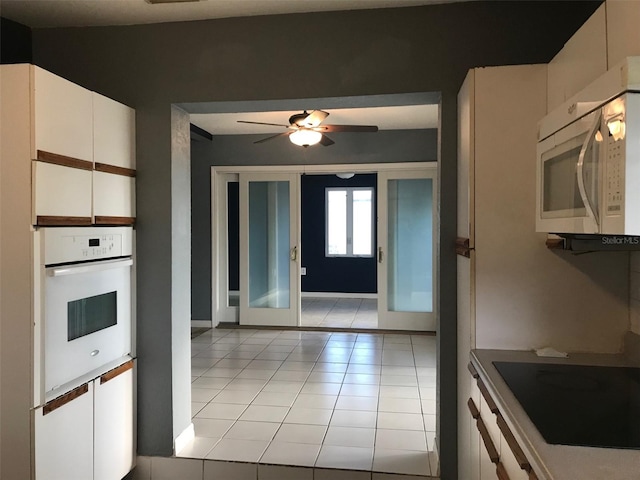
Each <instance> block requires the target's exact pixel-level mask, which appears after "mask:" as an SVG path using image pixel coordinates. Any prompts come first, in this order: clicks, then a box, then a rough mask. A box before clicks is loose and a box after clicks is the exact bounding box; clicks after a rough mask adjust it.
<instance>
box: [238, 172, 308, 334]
mask: <svg viewBox="0 0 640 480" xmlns="http://www.w3.org/2000/svg"><path fill="white" fill-rule="evenodd" d="M298 181H299V177H298V176H296V175H291V174H282V175H266V174H265V175H258V174H241V175H240V324H244V325H289V326H294V325H297V324H298V318H299V310H300V300H299V266H298V262H297V259H298V256H299V255H298V237H299V229H298V225H299V222H298V199H297V192H298Z"/></svg>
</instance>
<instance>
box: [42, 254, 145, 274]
mask: <svg viewBox="0 0 640 480" xmlns="http://www.w3.org/2000/svg"><path fill="white" fill-rule="evenodd" d="M131 265H133V260H132V259H131V258H125V259H122V260H105V261H103V262H95V263H83V264H79V265H66V266H63V267H52V268H47V275H48V276H49V277H61V276H63V275H78V274H81V273H93V272H101V271H103V270H111V269H114V268H124V267H130V266H131Z"/></svg>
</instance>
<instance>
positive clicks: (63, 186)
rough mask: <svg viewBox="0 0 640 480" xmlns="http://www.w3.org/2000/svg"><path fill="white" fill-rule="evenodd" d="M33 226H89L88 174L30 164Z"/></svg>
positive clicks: (81, 170) (75, 169)
mask: <svg viewBox="0 0 640 480" xmlns="http://www.w3.org/2000/svg"><path fill="white" fill-rule="evenodd" d="M32 172H33V185H34V189H33V212H34V218H33V222H32V223H33V224H34V225H52V226H53V225H64V224H65V223H69V224H73V225H90V224H91V175H92V172H91V170H86V169H81V168H72V167H67V166H64V165H56V164H52V163H46V162H33V170H32Z"/></svg>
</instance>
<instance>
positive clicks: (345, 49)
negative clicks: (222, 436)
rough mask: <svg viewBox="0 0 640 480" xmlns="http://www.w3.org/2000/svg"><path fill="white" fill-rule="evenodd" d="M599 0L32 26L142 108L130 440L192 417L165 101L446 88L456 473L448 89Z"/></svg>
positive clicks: (442, 334)
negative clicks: (178, 408) (183, 385)
mask: <svg viewBox="0 0 640 480" xmlns="http://www.w3.org/2000/svg"><path fill="white" fill-rule="evenodd" d="M599 3H600V2H535V1H534V2H470V3H457V4H443V5H434V6H429V7H416V8H404V9H387V10H369V11H351V12H330V13H316V14H307V15H304V14H302V15H301V14H296V15H281V16H272V17H252V18H237V19H222V20H214V21H202V22H190V23H174V24H161V25H142V26H123V27H96V28H60V29H34V30H33V60H34V62H35V63H36V64H38V65H40V66H42V67H44V68H46V69H48V70H51V71H53V72H54V73H57V74H59V75H61V76H63V77H66V78H69V79H71V80H72V81H75V82H77V83H79V84H81V85H83V86H85V87H87V88H89V89H92V90H95V91H98V92H100V93H102V94H105V95H107V96H110V97H113V98H115V99H116V100H119V101H122V102H124V103H127V104H129V105H131V106H132V107H134V108H135V109H136V112H137V117H136V118H137V120H136V123H137V134H136V138H137V153H138V177H137V199H138V207H137V212H138V217H139V223H138V227H137V239H138V249H137V252H138V312H137V315H138V319H137V322H138V333H139V335H138V352H139V362H138V366H139V375H138V378H139V382H138V392H139V395H138V398H139V402H138V422H139V428H138V433H139V437H138V442H139V443H138V451H139V453H141V454H145V455H169V454H170V453H171V450H172V441H173V436H174V430H175V429H176V427H177V429H178V430H179V429H180V428H182V427H186V426H187V425H174V423H173V421H174V411H173V405H174V404H176V401H177V400H176V399H175V398H174V399H172V398H171V393H170V392H171V385H172V384H173V383H174V380H173V377H180V381H181V382H184V380H182V377H188V376H189V374H190V372H189V371H188V370H187V369H186V366H185V365H183V364H182V363H180V362H181V358H182V352H180V351H176V350H175V348H174V347H176V346H180V348H189V347H188V345H189V338H188V336H186V335H185V331H186V328H180V329H173V325H175V324H182V323H184V322H189V316H188V315H185V316H181V317H179V318H176V317H175V316H174V315H175V313H177V312H180V315H183V314H184V313H183V312H185V311H187V310H188V308H189V307H188V302H189V298H185V297H184V295H178V294H176V295H173V292H174V289H176V288H177V289H180V288H182V287H180V285H188V283H189V274H188V271H186V270H188V269H185V268H182V267H181V268H177V266H176V265H175V262H174V259H173V257H174V255H175V256H176V257H179V258H182V255H183V252H182V251H176V250H177V249H175V248H174V247H175V246H174V244H175V243H176V242H181V241H183V240H184V237H185V236H188V234H184V235H177V236H174V235H173V233H174V232H175V231H176V230H179V229H180V228H181V224H180V223H179V222H177V218H175V216H174V213H175V211H176V210H175V209H176V207H175V205H176V204H178V205H180V206H179V207H178V209H180V210H183V209H184V208H185V207H186V206H188V204H189V194H188V192H185V191H183V189H172V183H173V182H182V179H183V175H184V173H183V172H177V171H174V169H173V168H172V166H173V165H174V162H173V160H172V146H171V138H172V137H171V132H170V129H171V104H172V103H181V102H201V101H207V102H211V101H213V102H216V101H239V100H277V99H288V98H314V97H344V96H354V95H356V96H357V95H370V94H388V93H407V92H441V95H442V109H441V130H440V135H441V137H440V146H439V148H440V158H441V161H442V164H441V169H440V179H439V180H440V183H439V185H440V188H441V194H440V219H441V228H440V250H439V262H440V278H439V282H440V289H439V291H440V299H439V305H440V318H439V331H438V333H439V335H438V351H439V363H438V374H439V379H440V385H439V389H438V397H439V398H438V400H437V403H438V409H439V413H440V415H439V419H440V425H439V426H438V428H439V438H440V453H441V473H442V478H443V479H445V480H446V479H454V478H456V477H457V452H456V380H455V379H456V322H455V318H456V307H455V304H456V293H455V292H456V282H455V272H456V268H455V254H454V249H453V247H452V245H453V242H454V240H455V236H456V232H455V228H456V227H455V225H456V133H455V132H456V93H457V91H458V88H459V86H460V84H461V82H462V80H463V78H464V75H465V72H466V71H467V69H469V68H470V67H474V66H482V65H508V64H516V63H538V62H548V61H549V60H550V59H551V58H552V57H553V55H554V54H555V53H557V52H558V51H559V50H560V48H561V47H562V45H563V44H564V42H565V41H566V40H567V39H568V38H570V36H571V35H572V34H573V33H574V32H575V31H576V30H577V28H578V27H579V26H580V25H581V24H582V23H583V22H584V21H585V20H586V19H587V18H588V16H589V15H590V14H591V13H592V12H593V11H594V10H595V9H596V8H597V7H598V5H599ZM296 39H305V41H301V42H297V41H296ZM176 166H177V164H176ZM172 204H173V205H174V207H172ZM185 248H188V246H187V247H185ZM174 303H179V305H174ZM185 305H186V307H185ZM172 313H173V314H174V315H172ZM172 335H180V338H171V336H172ZM174 361H176V362H178V363H180V365H181V367H180V371H178V369H177V368H172V366H171V365H172V363H173V362H174ZM176 393H178V392H176V391H175V390H174V394H176ZM179 394H180V395H182V394H181V393H179ZM185 395H188V393H187V394H185ZM182 403H183V400H180V401H178V404H180V405H181V404H182ZM179 415H180V416H181V417H184V412H181V413H180V414H179ZM180 423H181V422H180Z"/></svg>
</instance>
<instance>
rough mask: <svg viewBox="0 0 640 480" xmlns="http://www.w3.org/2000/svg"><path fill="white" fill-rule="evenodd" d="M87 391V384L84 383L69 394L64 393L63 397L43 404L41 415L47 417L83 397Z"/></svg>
mask: <svg viewBox="0 0 640 480" xmlns="http://www.w3.org/2000/svg"><path fill="white" fill-rule="evenodd" d="M88 391H89V384H88V383H85V384H83V385H80V386H79V387H76V388H74V389H73V390H71V391H70V392H68V393H65V394H64V395H61V396H59V397H57V398H54V399H53V400H51V401H50V402H47V403H45V404H44V406H43V407H42V415H47V414H49V413H51V412H53V411H54V410H56V409H58V408H60V407H62V406H64V405H66V404H67V403H69V402H72V401H73V400H75V399H76V398H78V397H80V396H82V395H84V394H85V393H87V392H88Z"/></svg>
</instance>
